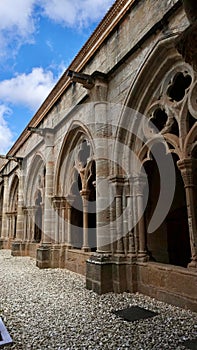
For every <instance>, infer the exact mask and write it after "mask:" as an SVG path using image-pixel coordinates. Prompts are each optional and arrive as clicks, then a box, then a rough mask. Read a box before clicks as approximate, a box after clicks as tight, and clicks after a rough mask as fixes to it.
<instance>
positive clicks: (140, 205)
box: [133, 175, 148, 261]
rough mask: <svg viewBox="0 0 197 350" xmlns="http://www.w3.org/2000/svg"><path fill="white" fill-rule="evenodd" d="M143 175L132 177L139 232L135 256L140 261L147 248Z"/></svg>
mask: <svg viewBox="0 0 197 350" xmlns="http://www.w3.org/2000/svg"><path fill="white" fill-rule="evenodd" d="M145 180H146V179H145V177H144V176H143V175H139V176H136V177H134V178H133V181H134V193H135V197H136V204H137V220H138V222H137V229H138V234H139V243H138V244H139V247H138V253H137V257H138V260H140V261H147V260H148V256H147V250H146V237H145V222H144V209H145V208H144V198H143V197H144V193H143V191H144V188H145V185H146V181H145Z"/></svg>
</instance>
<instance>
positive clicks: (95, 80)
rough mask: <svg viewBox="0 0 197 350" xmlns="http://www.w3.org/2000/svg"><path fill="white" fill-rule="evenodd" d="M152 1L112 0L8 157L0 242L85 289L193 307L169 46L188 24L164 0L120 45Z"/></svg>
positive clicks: (187, 92) (192, 133)
mask: <svg viewBox="0 0 197 350" xmlns="http://www.w3.org/2000/svg"><path fill="white" fill-rule="evenodd" d="M156 2H157V1H155V0H154V1H153V0H152V1H151V5H148V2H146V3H144V2H143V1H140V2H139V8H138V6H136V7H135V6H134V7H133V3H135V1H129V0H124V1H123V2H121V1H120V0H117V1H116V2H115V5H114V6H115V7H113V8H112V10H113V11H112V10H111V12H109V13H108V14H107V15H106V16H107V17H105V19H104V20H103V21H104V22H102V23H101V24H100V26H104V25H105V30H106V36H105V38H103V39H102V40H103V42H102V44H101V43H100V42H99V40H100V39H99V33H100V32H99V31H98V33H97V31H96V32H95V33H94V34H93V37H92V38H93V39H94V40H96V43H97V44H98V42H99V44H98V46H96V48H95V46H94V43H95V42H94V41H93V43H92V42H91V41H90V42H88V45H89V46H87V48H86V46H85V47H84V48H83V49H82V51H81V52H80V53H79V56H77V58H75V60H74V61H73V63H71V65H70V67H69V69H68V70H67V71H66V74H64V75H63V77H62V78H61V79H60V81H59V82H58V83H57V85H56V86H55V87H54V90H53V91H52V92H51V94H50V95H49V97H48V98H47V99H46V101H44V103H43V105H42V106H41V108H40V109H39V110H38V112H37V114H36V115H35V116H34V118H33V119H32V120H31V121H30V123H29V125H28V127H27V128H26V129H25V130H24V133H23V134H22V135H21V136H20V138H19V140H18V141H17V142H16V144H15V145H14V146H13V148H12V149H11V150H10V151H9V152H8V154H7V160H6V161H5V163H4V165H3V167H2V168H1V169H0V247H1V248H4V249H5V248H9V249H11V250H12V254H13V255H15V256H18V255H19V256H23V255H30V256H33V257H35V258H36V264H37V266H38V267H40V268H46V267H60V268H62V267H65V268H68V269H70V270H72V271H75V272H78V273H82V274H84V275H86V286H87V288H89V289H92V290H94V291H96V292H97V293H105V292H111V291H114V292H118V293H119V292H124V291H131V292H136V291H139V292H142V293H145V294H148V295H151V296H154V297H156V298H158V299H160V300H164V301H167V302H170V303H173V304H176V305H180V306H184V307H189V308H191V309H193V310H195V309H196V307H197V302H196V285H197V214H196V209H197V122H196V120H197V73H196V71H195V70H194V67H192V64H189V63H186V62H185V60H184V57H183V56H182V55H181V54H180V53H179V52H178V51H177V48H176V42H177V38H178V37H179V35H180V31H184V30H185V28H187V26H188V20H187V18H186V16H185V12H184V10H183V7H182V5H181V4H180V3H179V1H175V4H172V3H171V2H167V1H164V2H163V4H165V6H164V5H163V6H164V8H163V7H162V11H163V18H164V19H165V21H167V22H165V21H164V20H163V22H162V19H159V17H158V18H157V20H158V21H157V22H156V23H152V22H151V23H152V29H150V30H152V32H151V31H150V32H149V31H148V30H147V28H146V27H145V29H143V30H144V31H145V32H144V37H143V41H142V38H141V39H140V38H139V43H138V44H136V45H134V46H131V47H130V49H129V47H128V46H129V45H132V40H133V41H134V39H135V37H132V40H130V39H128V38H127V37H128V33H130V35H131V36H132V35H134V34H131V33H132V30H131V29H132V24H131V23H132V21H134V19H135V18H136V17H137V16H141V13H142V12H140V9H141V10H142V7H141V6H143V9H144V7H147V6H152V8H151V9H152V10H154V11H156V7H155V6H154V4H155V3H156ZM123 3H124V5H125V6H126V5H127V7H124V6H123ZM169 3H170V4H169ZM122 8H123V9H125V8H126V9H127V10H125V12H124V13H123V14H121V16H122V17H118V16H120V13H122V12H121V11H120V9H122ZM147 9H148V8H147ZM115 10H116V11H115ZM147 11H148V10H147ZM133 13H134V15H135V16H136V17H132V16H134V15H133ZM156 15H157V16H159V15H158V13H157V11H156V12H155V16H156ZM110 16H112V18H113V16H114V18H115V19H116V21H114V22H113V26H114V27H113V30H112V29H109V23H108V22H109V21H108V20H107V18H111V17H110ZM131 18H132V20H131ZM140 18H141V17H140ZM166 18H167V20H166ZM151 20H152V21H153V22H154V20H155V19H154V16H153V18H152V19H151ZM136 21H137V19H136ZM160 21H161V23H160ZM181 21H182V27H181V28H180V22H181ZM164 22H165V24H164ZM138 23H139V20H138ZM141 23H142V22H141ZM147 23H148V22H147ZM158 23H159V24H158ZM118 25H119V26H120V27H118V28H117V26H118ZM147 25H148V24H147ZM136 26H137V23H136ZM162 26H163V27H162ZM98 28H99V29H98V30H101V27H98ZM143 28H144V27H143ZM166 28H167V29H166ZM173 28H175V29H176V30H175V29H173ZM102 30H104V29H103V27H102ZM125 33H127V35H126V34H125ZM138 35H139V36H140V34H139V33H138ZM93 39H90V40H93ZM117 40H118V44H117V42H116V41H117ZM121 40H122V41H121ZM115 42H116V45H117V46H116V45H115V44H114V43H115ZM122 42H124V44H122ZM91 43H92V44H91ZM91 45H93V48H94V50H95V51H94V50H93V51H94V55H93V53H91V50H90V46H91ZM114 45H115V47H116V50H115V49H114ZM121 45H123V47H122V46H121ZM86 49H87V51H83V50H86ZM102 50H103V51H102ZM117 50H120V53H121V55H122V56H121V57H122V58H121V59H120V60H119V61H117V62H116V60H117ZM121 50H122V51H121ZM125 50H126V51H125ZM84 52H85V53H84ZM106 52H108V54H106ZM89 55H90V56H89ZM91 55H93V56H91ZM110 55H111V56H110ZM84 57H85V58H84ZM118 57H119V56H118ZM83 59H86V61H85V63H84V65H81V64H82V63H81V62H83ZM106 60H107V61H106ZM77 67H78V68H77ZM175 281H176V282H175Z"/></svg>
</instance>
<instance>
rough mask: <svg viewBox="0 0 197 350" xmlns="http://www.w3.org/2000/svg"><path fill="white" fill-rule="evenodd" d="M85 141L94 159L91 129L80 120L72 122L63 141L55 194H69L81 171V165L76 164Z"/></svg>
mask: <svg viewBox="0 0 197 350" xmlns="http://www.w3.org/2000/svg"><path fill="white" fill-rule="evenodd" d="M85 142H86V143H87V147H88V148H89V154H88V158H89V160H92V159H93V155H94V154H95V146H94V142H93V137H92V135H91V132H90V130H89V129H88V128H87V126H86V125H84V124H83V123H81V122H80V121H74V122H72V123H71V125H70V127H69V129H68V131H67V133H66V135H65V137H64V140H63V142H62V146H61V150H60V153H59V157H58V161H57V167H56V173H55V181H54V193H55V195H58V196H66V195H67V194H69V191H70V189H71V188H72V186H73V183H74V182H75V181H76V178H77V176H78V173H79V166H80V165H79V164H78V165H77V164H76V163H77V159H78V153H79V152H80V151H81V150H80V148H81V146H82V143H85ZM87 152H88V150H87Z"/></svg>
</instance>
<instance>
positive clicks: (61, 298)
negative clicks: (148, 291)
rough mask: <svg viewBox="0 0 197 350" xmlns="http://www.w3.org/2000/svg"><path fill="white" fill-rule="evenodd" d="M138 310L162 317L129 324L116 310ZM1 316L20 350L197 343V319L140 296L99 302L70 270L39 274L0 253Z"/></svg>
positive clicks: (176, 348) (28, 261) (144, 349)
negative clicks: (191, 340) (137, 308)
mask: <svg viewBox="0 0 197 350" xmlns="http://www.w3.org/2000/svg"><path fill="white" fill-rule="evenodd" d="M136 305H137V306H140V307H143V308H146V309H149V310H151V311H155V312H157V313H158V315H157V316H155V317H153V318H149V319H145V320H141V321H135V322H127V321H124V320H122V319H120V318H119V317H117V316H115V315H114V314H113V311H114V310H119V309H122V308H126V307H130V306H136ZM0 316H1V317H2V319H3V321H4V323H5V325H6V327H7V329H8V331H9V333H10V335H11V337H12V339H13V344H12V345H9V346H7V347H6V349H17V350H28V349H35V350H45V349H56V350H77V349H79V350H83V349H84V350H110V349H113V350H119V349H125V350H126V349H127V350H128V349H129V350H130V349H132V350H149V349H159V350H164V349H169V350H182V349H187V348H186V347H184V346H183V345H181V343H182V342H183V341H185V340H189V339H195V338H197V314H196V313H192V312H191V311H187V310H183V309H180V308H178V307H174V306H171V305H168V304H165V303H162V302H159V301H157V300H155V299H152V298H149V297H146V296H144V295H141V294H139V293H137V294H131V293H123V294H114V293H108V294H105V295H101V296H98V295H97V294H95V293H94V292H92V291H88V290H86V289H85V278H84V277H83V276H80V275H78V274H76V273H73V272H70V271H68V270H66V269H45V270H40V269H38V268H37V267H36V265H35V260H34V259H32V258H30V257H12V256H11V254H10V251H8V250H0Z"/></svg>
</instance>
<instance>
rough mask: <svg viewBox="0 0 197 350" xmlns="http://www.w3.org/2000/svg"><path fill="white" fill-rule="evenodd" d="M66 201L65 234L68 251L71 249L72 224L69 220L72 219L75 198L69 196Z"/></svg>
mask: <svg viewBox="0 0 197 350" xmlns="http://www.w3.org/2000/svg"><path fill="white" fill-rule="evenodd" d="M66 200H67V205H66V206H67V220H68V222H67V224H68V225H67V226H68V227H67V232H68V238H67V247H68V249H71V248H72V222H71V219H72V204H73V203H74V201H75V196H71V195H68V196H67V197H66Z"/></svg>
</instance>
